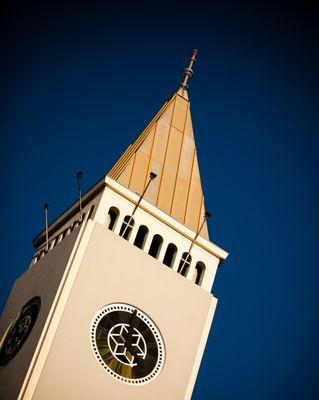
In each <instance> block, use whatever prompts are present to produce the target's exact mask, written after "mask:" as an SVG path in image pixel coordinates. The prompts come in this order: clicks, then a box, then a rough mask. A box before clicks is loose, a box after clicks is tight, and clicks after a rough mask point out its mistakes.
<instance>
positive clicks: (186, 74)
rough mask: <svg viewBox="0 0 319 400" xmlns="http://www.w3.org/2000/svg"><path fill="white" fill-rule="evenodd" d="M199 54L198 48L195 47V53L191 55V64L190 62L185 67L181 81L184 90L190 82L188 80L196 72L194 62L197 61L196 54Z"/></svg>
mask: <svg viewBox="0 0 319 400" xmlns="http://www.w3.org/2000/svg"><path fill="white" fill-rule="evenodd" d="M197 54H198V50H197V49H194V50H193V53H192V56H191V58H190V60H189V64H188V67H186V68H185V69H184V79H183V82H182V83H181V88H182V89H183V91H184V90H185V89H186V88H187V82H188V80H189V79H190V78H191V77H192V76H193V74H194V71H193V69H192V68H193V64H194V62H195V61H196V56H197Z"/></svg>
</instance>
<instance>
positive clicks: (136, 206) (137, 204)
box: [121, 172, 157, 237]
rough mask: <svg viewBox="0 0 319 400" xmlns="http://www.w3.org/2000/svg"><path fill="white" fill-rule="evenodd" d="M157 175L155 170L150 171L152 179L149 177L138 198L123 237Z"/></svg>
mask: <svg viewBox="0 0 319 400" xmlns="http://www.w3.org/2000/svg"><path fill="white" fill-rule="evenodd" d="M156 177H157V175H156V174H155V173H154V172H150V179H149V181H148V182H147V185H146V186H145V189H144V191H143V193H142V194H141V196H140V198H139V199H138V202H137V203H136V205H135V207H134V209H133V212H132V214H131V216H130V218H129V220H128V221H127V222H126V226H125V228H124V231H123V233H122V235H121V236H122V237H124V235H125V233H126V231H127V228H128V227H129V226H130V225H131V221H132V218H133V215H134V214H135V212H136V210H137V209H138V207H139V205H140V203H141V201H142V199H143V197H144V195H145V193H146V191H147V189H148V187H149V185H150V183H151V182H152V181H153V180H154V179H155V178H156Z"/></svg>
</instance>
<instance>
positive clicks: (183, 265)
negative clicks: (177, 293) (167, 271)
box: [177, 253, 192, 276]
mask: <svg viewBox="0 0 319 400" xmlns="http://www.w3.org/2000/svg"><path fill="white" fill-rule="evenodd" d="M191 261H192V256H191V255H190V254H189V253H183V255H182V258H181V261H180V262H179V266H178V270H177V272H178V273H179V274H181V275H183V276H187V274H188V270H189V267H190V265H191Z"/></svg>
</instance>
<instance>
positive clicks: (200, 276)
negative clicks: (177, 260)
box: [195, 261, 205, 286]
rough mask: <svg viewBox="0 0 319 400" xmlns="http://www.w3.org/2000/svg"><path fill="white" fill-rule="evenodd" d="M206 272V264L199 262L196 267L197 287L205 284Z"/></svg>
mask: <svg viewBox="0 0 319 400" xmlns="http://www.w3.org/2000/svg"><path fill="white" fill-rule="evenodd" d="M204 272H205V264H204V263H203V262H201V261H198V263H196V267H195V283H196V285H199V286H200V285H201V284H202V282H203V278H204Z"/></svg>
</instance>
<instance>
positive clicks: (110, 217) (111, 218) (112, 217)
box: [107, 207, 120, 231]
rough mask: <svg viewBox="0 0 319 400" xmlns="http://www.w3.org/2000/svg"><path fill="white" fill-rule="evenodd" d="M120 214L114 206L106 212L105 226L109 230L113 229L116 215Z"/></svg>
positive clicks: (116, 219)
mask: <svg viewBox="0 0 319 400" xmlns="http://www.w3.org/2000/svg"><path fill="white" fill-rule="evenodd" d="M119 215H120V211H119V209H118V208H116V207H111V208H110V209H109V213H108V221H107V228H108V229H109V230H110V231H114V229H115V227H116V223H117V221H118V217H119Z"/></svg>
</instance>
